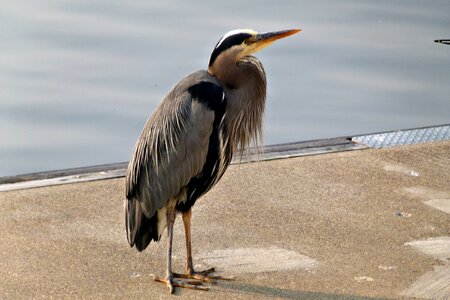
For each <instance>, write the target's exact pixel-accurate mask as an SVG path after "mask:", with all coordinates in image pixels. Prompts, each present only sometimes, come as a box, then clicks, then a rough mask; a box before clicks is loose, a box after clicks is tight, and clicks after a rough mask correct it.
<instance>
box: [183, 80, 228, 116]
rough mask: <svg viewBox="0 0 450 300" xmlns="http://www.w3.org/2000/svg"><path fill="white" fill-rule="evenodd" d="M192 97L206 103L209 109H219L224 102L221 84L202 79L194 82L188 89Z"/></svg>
mask: <svg viewBox="0 0 450 300" xmlns="http://www.w3.org/2000/svg"><path fill="white" fill-rule="evenodd" d="M188 91H189V93H190V94H191V96H192V98H193V99H195V100H197V101H199V102H200V103H202V104H204V105H206V107H208V108H209V109H211V110H214V111H217V110H221V107H222V106H223V105H224V104H225V93H224V91H223V89H222V87H221V86H219V85H217V84H215V83H212V82H209V81H202V82H199V83H197V84H194V85H193V86H191V87H190V88H189V89H188Z"/></svg>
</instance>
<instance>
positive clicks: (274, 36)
mask: <svg viewBox="0 0 450 300" xmlns="http://www.w3.org/2000/svg"><path fill="white" fill-rule="evenodd" d="M300 31H301V29H289V30H282V31H273V32H265V33H258V32H256V31H254V30H251V29H237V30H232V31H230V32H227V33H226V34H225V35H224V36H223V37H222V38H221V39H220V40H219V42H218V43H217V45H216V47H215V48H214V50H213V52H212V53H211V57H210V59H209V65H208V72H209V73H211V74H215V73H216V72H215V69H216V68H220V67H223V66H227V65H229V64H230V63H231V64H236V63H238V62H239V60H241V59H242V58H243V57H245V56H248V55H251V54H253V53H255V52H258V51H259V50H261V49H263V48H265V47H267V46H269V45H270V44H272V43H273V42H274V41H276V40H278V39H281V38H284V37H287V36H290V35H293V34H295V33H297V32H300Z"/></svg>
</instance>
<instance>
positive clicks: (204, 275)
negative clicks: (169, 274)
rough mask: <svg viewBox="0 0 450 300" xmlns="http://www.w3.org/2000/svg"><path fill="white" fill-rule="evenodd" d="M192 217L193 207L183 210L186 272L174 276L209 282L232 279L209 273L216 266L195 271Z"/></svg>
mask: <svg viewBox="0 0 450 300" xmlns="http://www.w3.org/2000/svg"><path fill="white" fill-rule="evenodd" d="M191 218H192V210H191V209H189V210H188V211H185V212H183V223H184V233H185V235H186V274H178V273H174V274H173V276H174V277H177V278H187V279H196V280H200V281H209V282H213V281H214V280H215V279H222V280H232V279H233V278H227V277H222V276H213V275H209V274H210V273H212V272H214V271H215V268H211V269H207V270H204V271H198V272H197V271H195V269H194V264H193V262H192V247H191Z"/></svg>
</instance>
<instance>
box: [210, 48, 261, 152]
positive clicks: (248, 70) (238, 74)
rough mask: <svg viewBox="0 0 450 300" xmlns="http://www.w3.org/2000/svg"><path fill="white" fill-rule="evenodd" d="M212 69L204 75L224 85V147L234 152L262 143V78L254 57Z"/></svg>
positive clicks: (257, 61)
mask: <svg viewBox="0 0 450 300" xmlns="http://www.w3.org/2000/svg"><path fill="white" fill-rule="evenodd" d="M225 61H227V62H230V60H224V62H222V64H219V67H217V66H218V65H216V64H215V65H214V66H213V67H212V68H210V69H209V70H208V71H209V72H210V73H212V75H214V76H215V77H217V78H218V79H219V80H220V82H222V84H223V85H224V89H225V93H226V97H227V111H226V114H225V117H224V122H225V125H226V126H227V131H228V134H229V136H228V139H227V140H228V141H227V142H228V143H229V144H230V146H231V148H232V149H233V151H234V150H237V149H240V150H244V149H246V148H248V147H249V146H250V145H251V144H253V145H255V146H258V145H259V144H260V142H261V140H262V126H263V117H264V108H265V100H266V75H265V72H264V68H263V66H262V64H261V63H260V62H259V60H258V59H257V58H256V57H253V56H246V57H243V58H242V59H241V60H240V61H239V62H238V63H237V64H235V63H232V64H230V63H228V65H227V64H225Z"/></svg>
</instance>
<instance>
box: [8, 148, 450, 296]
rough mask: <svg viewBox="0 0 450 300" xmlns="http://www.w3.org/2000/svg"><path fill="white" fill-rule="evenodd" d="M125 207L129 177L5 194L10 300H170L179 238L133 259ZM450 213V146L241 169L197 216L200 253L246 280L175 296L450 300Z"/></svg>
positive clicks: (180, 258) (180, 251) (197, 257)
mask: <svg viewBox="0 0 450 300" xmlns="http://www.w3.org/2000/svg"><path fill="white" fill-rule="evenodd" d="M123 199H124V179H123V178H119V179H109V180H101V181H93V182H84V183H76V184H67V185H59V186H51V187H42V188H35V189H26V190H17V191H9V192H2V193H0V228H1V229H2V234H1V236H0V278H1V281H0V298H2V299H17V298H19V299H20V298H21V299H24V298H27V299H28V298H50V297H53V298H96V299H97V298H108V299H109V298H137V299H140V298H147V299H166V298H168V297H169V294H168V292H167V289H166V287H165V286H163V285H162V284H158V283H155V282H153V281H152V280H151V278H150V274H152V273H155V274H158V275H164V270H165V264H166V256H165V253H166V238H165V237H164V238H163V240H162V241H161V242H160V243H153V244H151V245H150V246H149V248H148V249H147V250H146V251H144V252H143V253H138V252H137V251H135V250H134V249H131V248H129V246H128V244H127V242H126V237H125V233H124V226H123ZM449 202H450V142H449V141H447V142H435V143H426V144H419V145H412V146H401V147H395V148H387V149H376V150H375V149H365V150H357V151H350V152H339V153H331V154H322V155H315V156H305V157H298V158H289V159H280V160H272V161H264V162H258V163H246V164H241V165H233V166H231V167H230V168H229V170H228V171H227V172H226V174H225V175H224V177H223V179H222V180H221V182H220V183H219V184H218V185H217V186H216V187H215V188H214V189H213V190H212V191H211V192H210V193H208V194H207V195H206V196H204V197H203V198H202V199H200V200H199V201H198V202H197V204H196V205H195V207H194V213H193V248H194V249H193V252H194V263H195V264H196V265H198V267H199V268H207V267H211V266H215V267H217V270H218V272H217V273H218V274H221V275H225V276H227V275H235V276H236V280H235V281H231V282H218V283H217V284H215V285H209V286H210V287H211V290H210V291H209V292H202V291H192V290H185V289H177V290H176V294H175V296H174V297H179V298H182V299H197V298H205V299H224V298H232V299H253V298H254V299H259V298H280V299H299V298H302V299H364V298H368V297H379V298H398V297H405V298H408V297H419V298H440V297H445V296H449V295H450V278H449V274H450V267H449V259H450V243H449V238H448V236H449V235H450V216H449V211H448V209H449ZM184 257H185V250H184V233H183V226H182V222H181V218H178V220H177V223H176V225H175V238H174V269H175V270H176V271H182V270H184ZM433 283H434V285H435V287H434V288H433ZM430 286H431V288H430ZM427 288H428V290H427Z"/></svg>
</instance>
